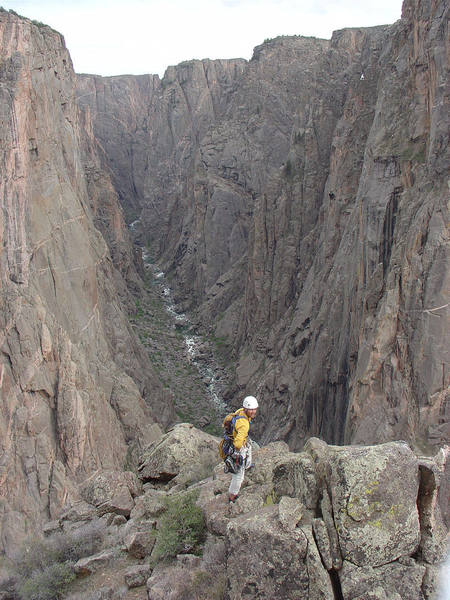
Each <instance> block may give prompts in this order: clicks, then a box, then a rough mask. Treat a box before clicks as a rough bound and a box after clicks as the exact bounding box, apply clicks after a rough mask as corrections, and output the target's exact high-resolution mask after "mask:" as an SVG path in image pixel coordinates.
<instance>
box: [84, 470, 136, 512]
mask: <svg viewBox="0 0 450 600" xmlns="http://www.w3.org/2000/svg"><path fill="white" fill-rule="evenodd" d="M141 493H142V484H141V482H140V481H139V479H138V478H137V477H136V475H135V474H134V473H132V472H131V471H102V472H101V473H96V474H94V475H92V476H91V477H90V478H89V479H88V480H87V481H85V482H84V484H83V486H82V489H81V495H82V497H83V498H84V500H86V502H88V503H89V504H92V505H94V506H95V507H97V513H98V514H100V515H103V514H106V513H116V514H119V515H124V516H126V517H128V516H129V515H130V513H131V511H132V509H133V507H134V498H135V497H136V496H138V495H139V494H141Z"/></svg>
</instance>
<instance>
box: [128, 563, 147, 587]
mask: <svg viewBox="0 0 450 600" xmlns="http://www.w3.org/2000/svg"><path fill="white" fill-rule="evenodd" d="M151 572H152V569H151V567H150V566H149V565H136V566H134V567H130V568H129V569H127V570H126V571H125V575H124V579H125V583H126V584H127V586H128V588H136V587H140V586H141V585H145V584H146V582H147V579H148V578H149V577H150V574H151Z"/></svg>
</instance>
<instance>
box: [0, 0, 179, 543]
mask: <svg viewBox="0 0 450 600" xmlns="http://www.w3.org/2000/svg"><path fill="white" fill-rule="evenodd" d="M75 83H76V80H75V74H74V72H73V68H72V63H71V60H70V56H69V54H68V52H67V50H66V48H65V44H64V40H63V38H62V36H61V35H60V34H58V33H57V32H55V31H53V30H52V29H50V28H49V27H47V26H43V25H42V24H36V23H32V22H31V21H29V20H28V19H22V18H19V17H18V16H16V15H14V14H10V13H7V12H6V11H4V10H3V9H2V11H1V12H0V111H1V113H0V165H1V171H0V202H1V211H0V239H1V244H0V271H1V279H0V282H1V296H0V395H1V409H0V411H1V412H0V524H1V528H0V529H1V534H0V548H2V549H3V548H8V547H9V548H11V547H12V546H13V545H14V544H17V543H18V542H19V541H20V539H21V537H23V536H24V535H25V534H26V533H27V531H28V530H29V528H30V527H31V526H32V525H33V524H36V523H38V522H42V521H43V520H48V519H49V518H52V517H54V515H56V514H57V513H58V511H59V510H60V509H61V507H62V506H63V504H64V503H65V502H66V501H70V500H73V498H74V497H76V496H77V491H76V483H77V482H78V481H80V480H82V479H84V478H85V477H86V476H87V475H89V474H91V473H92V472H94V471H96V470H98V469H105V468H122V467H123V465H124V464H125V463H126V462H127V463H128V464H132V463H133V459H134V457H135V456H136V454H137V452H138V451H139V450H140V448H141V447H142V446H143V445H144V444H146V443H148V442H149V441H151V440H152V439H153V438H154V436H155V435H157V434H158V430H159V427H158V425H157V424H156V423H155V421H154V418H153V416H152V413H153V414H154V415H155V416H156V418H157V419H158V420H159V421H160V422H163V423H164V422H167V420H169V419H170V418H171V416H172V415H171V408H170V407H167V408H166V407H165V401H164V394H163V392H162V390H161V386H160V384H159V382H158V379H157V377H156V376H155V375H154V373H153V371H152V368H151V366H150V364H149V362H148V359H146V358H145V357H144V353H143V352H142V349H141V348H140V346H139V343H138V342H137V341H136V339H135V336H134V334H133V332H132V331H131V327H130V325H129V322H128V317H127V312H126V310H125V307H127V306H128V307H129V308H130V309H131V308H133V307H134V300H133V299H132V297H131V296H130V292H129V288H130V287H132V286H134V287H135V288H136V289H138V288H139V286H140V285H141V283H140V277H139V273H138V269H139V262H138V261H135V256H134V250H133V246H132V244H131V242H130V239H129V237H128V229H127V227H126V225H125V222H124V219H123V216H122V210H121V208H120V206H119V204H118V202H117V193H116V192H115V190H114V188H113V185H112V183H111V181H110V179H109V176H108V174H107V173H104V172H103V171H102V170H101V168H100V161H99V159H98V157H97V153H98V152H97V142H96V140H95V139H94V137H93V135H92V127H91V122H90V116H89V114H88V112H87V111H84V112H81V111H80V109H79V107H78V105H77V103H76V86H75ZM101 232H103V233H105V237H104V236H103V235H102V233H101ZM150 405H151V407H152V408H151V409H150Z"/></svg>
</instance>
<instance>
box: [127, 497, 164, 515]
mask: <svg viewBox="0 0 450 600" xmlns="http://www.w3.org/2000/svg"><path fill="white" fill-rule="evenodd" d="M163 497H164V494H163V493H161V492H159V491H158V490H153V489H150V490H147V491H146V492H145V493H144V494H143V495H142V496H139V498H136V502H135V505H134V508H133V510H132V511H131V514H130V517H131V518H132V519H134V520H138V519H149V518H152V517H158V516H159V515H160V514H161V513H163V512H164V510H165V506H164V503H163Z"/></svg>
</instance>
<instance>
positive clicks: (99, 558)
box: [73, 549, 117, 575]
mask: <svg viewBox="0 0 450 600" xmlns="http://www.w3.org/2000/svg"><path fill="white" fill-rule="evenodd" d="M116 557H117V550H115V549H109V550H103V552H99V553H98V554H94V555H92V556H87V557H85V558H80V560H79V561H77V562H76V563H75V565H74V567H73V569H74V571H75V573H76V574H77V575H91V574H92V573H95V572H96V571H98V570H99V569H101V568H103V567H104V566H106V565H107V564H108V563H109V562H110V561H112V560H113V559H114V558H116Z"/></svg>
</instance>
